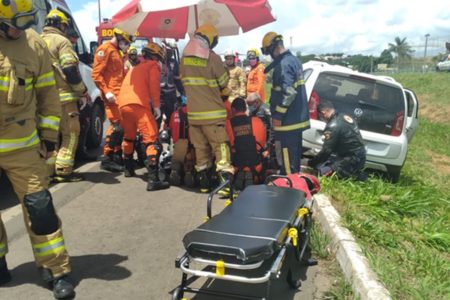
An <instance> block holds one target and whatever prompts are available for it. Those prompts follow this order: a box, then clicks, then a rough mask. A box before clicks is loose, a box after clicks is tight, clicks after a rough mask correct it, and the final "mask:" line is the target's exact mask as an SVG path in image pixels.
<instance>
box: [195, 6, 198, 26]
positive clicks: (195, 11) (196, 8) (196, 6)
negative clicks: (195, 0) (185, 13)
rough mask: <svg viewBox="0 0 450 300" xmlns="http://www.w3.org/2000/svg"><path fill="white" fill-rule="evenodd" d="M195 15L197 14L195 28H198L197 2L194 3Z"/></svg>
mask: <svg viewBox="0 0 450 300" xmlns="http://www.w3.org/2000/svg"><path fill="white" fill-rule="evenodd" d="M194 15H195V30H197V28H198V10H197V4H196V5H194Z"/></svg>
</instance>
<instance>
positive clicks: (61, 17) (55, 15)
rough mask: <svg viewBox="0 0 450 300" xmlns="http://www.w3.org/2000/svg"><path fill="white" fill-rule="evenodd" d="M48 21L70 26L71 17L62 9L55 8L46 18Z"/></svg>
mask: <svg viewBox="0 0 450 300" xmlns="http://www.w3.org/2000/svg"><path fill="white" fill-rule="evenodd" d="M45 21H46V22H48V21H49V22H53V23H54V24H58V23H60V24H64V25H66V26H69V18H67V16H66V15H65V14H64V13H63V12H62V11H60V10H58V9H56V8H54V9H52V10H51V11H50V12H49V13H48V15H47V17H46V18H45Z"/></svg>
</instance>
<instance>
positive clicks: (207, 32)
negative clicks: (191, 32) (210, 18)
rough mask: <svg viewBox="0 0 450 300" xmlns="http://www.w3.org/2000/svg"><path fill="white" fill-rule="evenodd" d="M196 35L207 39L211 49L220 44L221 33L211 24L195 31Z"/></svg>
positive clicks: (206, 24)
mask: <svg viewBox="0 0 450 300" xmlns="http://www.w3.org/2000/svg"><path fill="white" fill-rule="evenodd" d="M195 35H198V36H201V37H202V38H204V39H206V40H207V41H208V44H209V48H210V49H213V48H214V47H215V46H216V45H217V43H218V42H219V32H218V31H217V29H216V27H214V26H213V25H211V24H208V23H205V24H203V25H201V26H200V27H198V28H197V30H195Z"/></svg>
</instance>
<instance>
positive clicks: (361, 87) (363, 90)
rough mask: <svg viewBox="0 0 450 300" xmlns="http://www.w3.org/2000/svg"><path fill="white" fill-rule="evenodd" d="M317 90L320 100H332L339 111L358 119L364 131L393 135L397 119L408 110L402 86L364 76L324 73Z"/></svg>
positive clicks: (319, 79)
mask: <svg viewBox="0 0 450 300" xmlns="http://www.w3.org/2000/svg"><path fill="white" fill-rule="evenodd" d="M314 91H315V92H316V93H317V94H318V95H319V97H320V101H325V100H329V101H331V102H332V103H333V105H334V106H335V108H336V110H337V111H338V112H341V113H345V114H348V115H350V116H352V117H353V118H354V119H356V120H357V121H358V125H359V128H360V129H362V130H368V131H372V132H377V133H383V134H391V132H392V128H393V127H394V125H395V122H396V121H397V120H396V118H398V117H399V116H401V115H403V114H404V112H405V100H404V96H403V91H402V90H401V89H400V88H397V87H393V86H389V85H386V84H383V83H380V82H378V81H376V80H372V79H369V78H365V77H362V76H353V75H350V76H348V75H347V76H343V75H338V74H331V73H321V74H320V75H319V78H318V79H317V81H316V84H315V86H314Z"/></svg>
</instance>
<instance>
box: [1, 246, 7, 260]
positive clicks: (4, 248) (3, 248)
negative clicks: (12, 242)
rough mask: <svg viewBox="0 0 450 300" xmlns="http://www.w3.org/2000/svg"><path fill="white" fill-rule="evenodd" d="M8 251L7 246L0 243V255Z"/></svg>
mask: <svg viewBox="0 0 450 300" xmlns="http://www.w3.org/2000/svg"><path fill="white" fill-rule="evenodd" d="M7 252H8V247H6V245H5V244H3V243H0V257H3V256H5V255H6V253H7Z"/></svg>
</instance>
